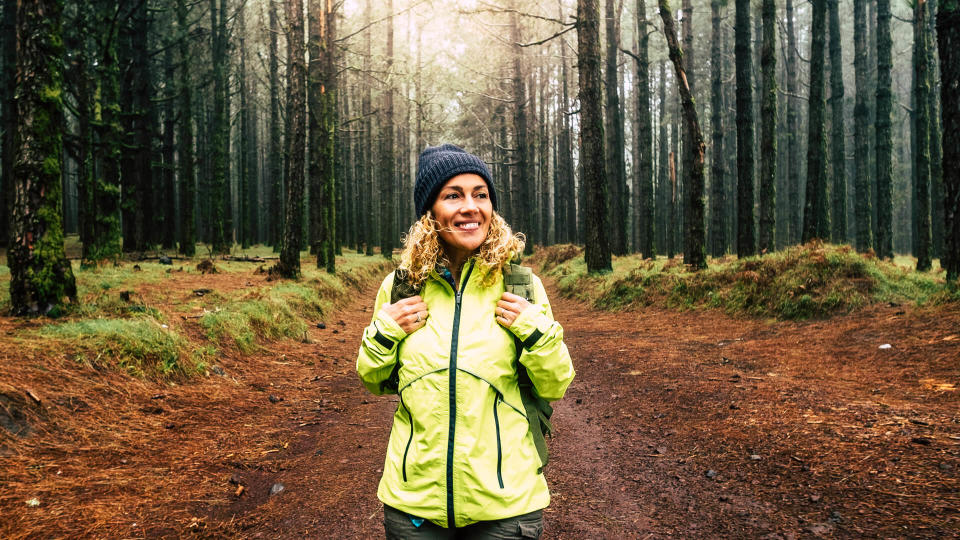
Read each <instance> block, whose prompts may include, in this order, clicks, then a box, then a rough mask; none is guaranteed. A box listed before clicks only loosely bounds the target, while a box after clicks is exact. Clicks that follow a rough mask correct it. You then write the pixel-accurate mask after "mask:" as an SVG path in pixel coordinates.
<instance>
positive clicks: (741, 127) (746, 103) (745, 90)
mask: <svg viewBox="0 0 960 540" xmlns="http://www.w3.org/2000/svg"><path fill="white" fill-rule="evenodd" d="M736 10H737V14H736V22H735V24H734V33H735V37H736V44H735V46H734V54H735V56H736V64H737V68H736V69H737V76H736V78H737V256H739V257H748V256H750V255H753V254H755V253H756V251H757V245H756V244H757V242H756V236H755V233H754V230H755V229H754V222H753V221H754V217H753V204H754V196H753V82H752V81H751V80H750V79H751V77H750V68H751V64H752V63H753V57H752V56H751V53H750V0H736Z"/></svg>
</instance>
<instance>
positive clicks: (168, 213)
mask: <svg viewBox="0 0 960 540" xmlns="http://www.w3.org/2000/svg"><path fill="white" fill-rule="evenodd" d="M173 45H174V44H173V43H172V42H170V41H166V42H165V44H164V51H163V66H164V75H163V79H164V80H165V81H168V84H169V85H170V86H167V95H165V96H164V99H165V102H164V104H163V169H162V175H161V178H162V184H161V189H162V190H163V197H162V201H163V211H162V214H163V226H162V232H163V244H162V245H163V249H172V248H174V247H176V243H177V225H176V223H177V221H176V212H177V210H176V208H177V207H176V200H175V197H176V195H175V193H176V191H175V189H176V186H175V184H176V162H175V161H174V152H175V150H176V146H175V145H174V132H175V131H176V126H175V124H176V117H177V107H176V101H175V99H176V95H175V94H174V93H173V92H172V91H171V90H172V89H173V88H175V85H174V84H173V81H175V80H176V75H175V74H174V67H175V66H174V63H173Z"/></svg>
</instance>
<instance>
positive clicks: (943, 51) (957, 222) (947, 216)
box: [937, 2, 960, 284]
mask: <svg viewBox="0 0 960 540" xmlns="http://www.w3.org/2000/svg"><path fill="white" fill-rule="evenodd" d="M937 43H938V46H939V50H940V77H941V83H940V104H941V107H942V109H941V111H942V115H943V162H942V163H943V210H944V222H943V227H944V231H945V232H944V247H943V255H942V257H941V259H940V265H941V266H942V267H943V268H945V269H946V271H947V281H948V282H950V283H954V284H956V283H957V282H958V280H960V5H958V4H957V3H956V2H943V3H942V4H940V9H939V10H938V11H937Z"/></svg>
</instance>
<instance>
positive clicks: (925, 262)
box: [913, 0, 931, 272]
mask: <svg viewBox="0 0 960 540" xmlns="http://www.w3.org/2000/svg"><path fill="white" fill-rule="evenodd" d="M926 8H927V3H926V0H916V1H915V3H914V6H913V51H914V52H913V96H914V107H915V108H914V117H913V120H914V122H913V132H914V137H915V138H916V142H917V151H916V152H915V153H914V155H913V159H914V166H915V169H916V179H915V185H914V189H915V200H916V201H917V208H916V210H915V212H914V214H915V216H916V219H917V223H916V226H917V243H916V245H915V246H914V252H915V254H916V256H917V271H918V272H925V271H927V270H930V267H931V260H930V244H931V236H930V132H929V129H930V118H929V105H930V98H929V96H928V94H929V92H930V79H929V72H930V70H929V66H928V65H927V61H928V60H929V58H928V56H927V46H928V37H927V36H928V33H927V32H928V28H929V27H928V24H927V9H926Z"/></svg>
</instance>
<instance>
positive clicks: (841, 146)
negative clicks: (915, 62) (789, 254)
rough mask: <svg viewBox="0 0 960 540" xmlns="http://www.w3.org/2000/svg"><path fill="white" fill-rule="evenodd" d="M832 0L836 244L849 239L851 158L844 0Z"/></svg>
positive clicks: (831, 59) (831, 73) (831, 79)
mask: <svg viewBox="0 0 960 540" xmlns="http://www.w3.org/2000/svg"><path fill="white" fill-rule="evenodd" d="M828 1H829V2H830V5H829V9H830V107H831V111H832V113H833V114H832V117H831V128H832V132H831V136H830V139H831V147H832V149H833V154H832V156H833V159H832V163H831V165H832V172H833V197H832V201H833V214H832V216H831V220H830V223H831V224H832V225H833V229H832V231H831V235H830V239H831V241H833V243H835V244H842V243H845V242H846V241H847V171H846V167H847V159H846V145H845V143H844V137H845V133H844V129H843V54H842V49H841V46H840V40H841V37H840V0H828Z"/></svg>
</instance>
